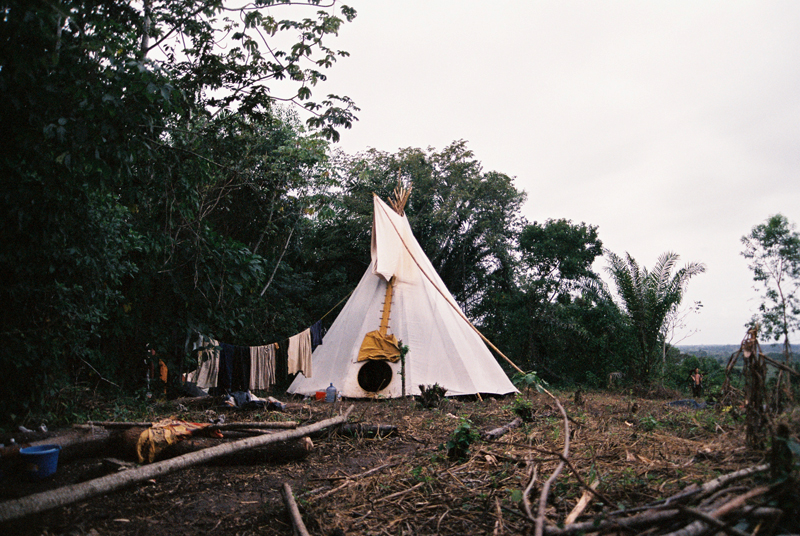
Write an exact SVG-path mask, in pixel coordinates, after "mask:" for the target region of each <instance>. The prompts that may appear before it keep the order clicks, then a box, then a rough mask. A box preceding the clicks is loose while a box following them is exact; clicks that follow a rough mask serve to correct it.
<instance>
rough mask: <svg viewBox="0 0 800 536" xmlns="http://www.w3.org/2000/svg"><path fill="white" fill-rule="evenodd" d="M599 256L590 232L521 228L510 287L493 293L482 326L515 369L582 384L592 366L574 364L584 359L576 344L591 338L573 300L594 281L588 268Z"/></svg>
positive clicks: (559, 226)
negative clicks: (502, 347)
mask: <svg viewBox="0 0 800 536" xmlns="http://www.w3.org/2000/svg"><path fill="white" fill-rule="evenodd" d="M602 251H603V249H602V242H601V241H600V239H599V238H598V235H597V227H596V226H592V225H586V224H585V223H581V224H573V223H572V222H571V221H569V220H564V219H561V220H548V221H547V222H545V223H544V224H539V223H536V222H534V223H533V224H529V225H526V226H525V227H523V229H522V230H521V233H520V235H519V239H518V247H517V256H518V259H519V260H518V263H517V264H516V265H515V266H514V274H515V275H514V278H515V279H514V284H513V285H511V286H508V285H506V286H505V287H502V286H498V287H497V288H493V289H492V291H491V292H490V294H491V295H492V301H491V302H490V303H491V305H490V307H489V308H487V310H486V316H487V320H486V324H487V326H491V330H492V331H493V332H494V333H495V334H496V335H495V336H496V337H499V338H500V340H503V341H506V344H508V345H509V346H510V347H511V348H513V350H511V352H512V353H513V354H514V355H515V356H517V359H518V361H519V363H518V364H521V365H522V366H524V367H527V368H535V369H536V370H538V371H540V372H542V373H543V374H544V375H546V376H547V377H548V378H549V379H551V380H552V379H562V380H565V379H567V378H569V379H571V380H574V379H578V378H579V377H580V379H585V378H583V377H582V376H584V374H583V372H584V371H585V370H586V369H587V368H591V367H592V364H589V363H581V365H580V366H576V364H577V362H578V361H580V360H581V357H579V356H584V355H587V353H585V352H583V351H582V350H583V348H580V344H581V343H585V342H587V341H588V340H590V339H591V338H592V337H591V334H590V332H589V331H588V330H587V329H586V326H585V325H584V324H583V323H582V319H581V315H582V311H579V309H580V308H581V307H582V306H583V305H584V304H586V303H587V302H578V303H576V302H575V298H576V297H578V290H579V289H580V287H581V285H582V284H583V283H584V282H585V281H587V280H593V279H596V278H597V274H595V273H594V272H593V271H592V269H591V266H592V262H594V259H595V258H596V257H597V256H599V255H601V254H602ZM579 341H580V342H579ZM595 365H596V364H595ZM594 369H595V371H596V370H597V367H596V366H595V367H594Z"/></svg>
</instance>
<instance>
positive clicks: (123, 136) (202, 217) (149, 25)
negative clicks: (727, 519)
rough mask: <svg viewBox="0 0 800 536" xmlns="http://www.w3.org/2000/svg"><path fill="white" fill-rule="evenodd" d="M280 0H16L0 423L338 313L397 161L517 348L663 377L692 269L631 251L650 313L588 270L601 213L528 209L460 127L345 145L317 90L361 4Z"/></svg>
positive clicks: (345, 120) (3, 23)
mask: <svg viewBox="0 0 800 536" xmlns="http://www.w3.org/2000/svg"><path fill="white" fill-rule="evenodd" d="M284 3H285V2H276V1H273V0H261V1H260V2H256V3H255V4H248V5H246V6H245V7H231V5H229V3H228V2H225V1H223V0H160V1H158V0H144V1H143V2H137V3H132V2H128V1H125V0H55V1H53V2H30V1H26V0H2V2H0V5H2V13H3V17H2V20H0V94H2V97H3V102H4V106H3V107H2V109H0V114H2V124H3V125H5V127H6V128H5V137H6V140H5V142H4V143H3V144H0V174H2V177H3V179H2V186H0V188H1V190H0V203H2V208H1V209H0V214H2V216H0V232H1V233H2V237H3V244H4V247H3V248H2V252H0V273H2V279H3V283H2V286H1V287H0V297H1V298H2V300H3V302H4V304H5V307H4V308H3V309H2V313H0V314H1V315H2V320H1V321H0V324H2V334H3V344H2V350H0V356H1V359H2V367H3V371H4V375H5V378H4V394H3V397H2V400H1V401H0V404H2V407H0V414H2V415H3V416H4V418H5V419H7V420H8V421H9V422H13V421H15V420H20V419H23V418H24V417H25V416H26V415H28V414H29V413H30V412H31V411H35V410H38V409H39V408H41V407H47V406H48V404H50V403H51V402H52V400H53V399H55V398H58V397H59V396H61V395H62V394H63V392H64V391H65V390H69V389H76V388H91V389H102V390H108V391H109V392H112V393H119V394H131V393H136V392H138V391H140V390H141V389H142V388H143V370H144V366H143V361H144V359H145V357H146V355H147V354H146V349H147V348H148V347H149V348H153V349H154V350H155V351H156V355H158V356H159V357H160V358H162V359H164V360H165V362H166V363H167V365H168V366H169V368H170V370H172V371H176V372H181V371H186V370H187V369H188V368H190V367H191V366H192V364H191V362H190V361H191V354H190V353H189V351H188V346H187V342H188V341H189V340H190V339H191V338H192V337H194V335H195V334H197V333H203V334H206V335H209V336H213V337H215V338H217V339H220V340H225V341H229V342H231V343H235V344H241V345H255V344H263V343H268V342H273V341H277V340H281V339H285V338H287V337H288V336H291V335H293V334H295V333H297V332H298V331H300V330H302V329H304V328H306V327H308V326H309V325H310V324H312V323H313V322H314V321H316V320H318V319H320V318H323V317H324V318H325V322H326V323H327V324H328V325H329V323H330V322H331V321H332V320H333V318H334V317H335V314H336V313H337V312H338V309H337V308H336V306H337V305H338V304H339V303H341V301H342V300H343V299H344V298H346V297H347V295H348V293H349V292H350V291H351V290H352V288H354V287H355V285H356V284H357V282H358V280H359V279H360V277H361V276H362V274H363V272H364V270H365V269H366V267H367V265H368V263H369V240H370V231H371V217H372V214H371V210H372V209H371V207H372V202H371V198H372V194H373V193H376V194H377V195H379V196H381V197H383V198H387V197H388V196H389V194H390V192H391V190H392V189H393V188H394V186H395V185H396V183H397V181H398V178H399V179H400V180H402V181H404V182H405V183H407V184H412V185H413V194H412V196H411V199H410V201H409V204H408V206H407V208H406V212H407V215H408V217H409V220H410V222H411V225H412V228H413V230H414V233H415V235H416V237H417V239H418V240H419V242H420V244H421V245H422V247H423V249H424V250H425V252H426V253H427V255H428V256H429V258H430V260H431V261H432V262H433V264H434V266H435V267H436V269H437V270H438V271H439V273H440V275H441V276H442V279H443V280H444V281H445V283H446V284H447V286H448V288H449V289H450V291H451V292H452V293H453V295H454V296H455V297H456V299H457V300H458V301H459V303H460V304H461V305H462V307H463V309H464V311H465V312H466V314H467V315H468V316H469V317H470V318H471V319H472V320H473V321H474V322H475V323H476V325H478V326H479V327H480V328H481V329H482V331H483V332H484V333H485V334H486V335H487V336H488V337H489V338H490V339H492V340H493V341H494V342H495V344H496V345H497V346H498V347H500V348H502V349H503V350H504V352H505V353H506V354H507V355H508V356H509V357H510V358H511V359H512V360H514V361H515V362H516V363H517V364H518V365H519V366H520V367H522V368H523V369H526V370H536V371H537V372H538V373H539V374H540V376H541V377H543V378H545V379H546V380H548V381H551V382H554V381H555V382H565V383H576V382H577V383H582V384H586V385H590V386H604V385H605V384H606V378H607V376H608V374H609V373H610V372H615V371H618V372H622V373H623V375H624V376H623V377H624V378H626V379H631V380H636V381H641V382H645V383H646V382H649V381H654V380H657V379H659V378H665V377H666V376H668V374H666V371H667V370H668V369H669V367H665V366H664V365H667V353H666V351H665V347H664V344H663V338H664V331H663V324H664V317H663V315H665V314H667V313H668V312H669V311H672V310H674V308H675V307H677V306H678V305H679V304H680V302H681V297H682V290H683V288H685V284H686V280H687V279H688V277H689V276H690V275H694V273H697V270H696V269H697V265H688V266H687V268H686V269H682V270H683V271H681V270H678V272H676V274H675V276H674V278H676V279H674V280H673V279H670V277H671V275H672V274H671V271H672V269H673V266H674V262H675V259H676V258H677V256H674V254H671V255H673V256H672V257H669V259H666V260H665V261H664V263H660V264H659V266H657V268H656V269H655V270H654V271H653V272H648V271H647V270H643V269H641V270H640V269H639V268H638V266H636V265H635V262H634V263H633V264H632V265H630V266H628V267H627V268H626V267H625V266H619V267H617V268H618V269H619V270H622V272H620V273H619V274H620V277H622V276H623V275H624V272H625V270H626V269H629V273H628V274H627V275H628V276H630V277H632V278H633V279H632V280H631V281H632V282H633V283H632V285H633V286H632V287H631V289H629V290H630V291H631V292H632V293H633V294H631V300H634V301H635V300H636V299H639V298H641V300H643V301H642V303H641V304H640V306H642V307H645V308H647V307H650V308H651V310H648V311H646V314H644V313H641V311H640V312H638V313H637V311H638V309H636V308H635V307H634V301H631V302H628V301H626V300H625V299H623V300H618V299H616V298H615V297H614V295H613V293H612V291H611V290H609V289H608V288H607V287H606V286H605V285H604V284H603V282H602V281H601V279H600V277H599V275H598V274H597V273H596V272H595V271H594V270H593V268H592V267H593V263H594V262H595V261H596V260H597V259H598V258H599V257H601V256H602V255H604V253H605V252H604V249H603V245H602V242H601V240H600V235H599V230H598V228H597V227H596V226H593V225H591V224H587V223H583V222H580V223H576V222H572V221H569V220H547V221H544V222H529V221H526V220H525V218H523V217H522V216H521V207H522V204H523V203H524V202H525V193H524V192H522V191H519V190H518V189H517V188H516V187H515V186H514V182H513V180H512V179H511V178H510V177H509V176H507V175H505V174H503V173H501V172H497V171H487V170H484V169H483V168H482V166H481V163H480V161H479V159H478V158H477V157H476V155H474V154H473V153H472V152H471V151H470V150H469V148H468V145H467V143H466V142H465V141H461V140H458V141H454V142H453V143H452V144H450V145H449V146H447V147H444V148H442V149H439V150H436V149H427V150H422V149H417V148H407V149H402V150H399V151H397V152H396V153H394V154H391V153H386V152H381V151H377V150H369V151H366V152H364V153H361V154H356V155H345V154H341V153H340V152H338V151H336V149H335V146H334V145H333V144H334V143H335V142H336V140H337V139H338V136H339V132H340V130H341V129H342V128H349V127H350V125H351V124H352V122H353V121H355V120H356V118H355V115H354V114H355V113H357V111H358V110H357V108H356V107H355V105H354V103H352V102H351V101H350V99H348V98H347V97H342V96H334V95H327V96H325V97H324V98H322V99H317V100H314V99H315V95H313V94H312V90H313V92H314V93H316V92H317V83H319V82H322V81H324V79H325V76H326V75H325V74H324V73H325V70H326V69H327V68H329V67H331V66H333V64H334V63H335V61H336V59H337V58H338V57H341V56H344V55H346V53H345V52H342V51H337V50H335V49H333V48H330V47H329V46H328V44H327V42H328V40H329V39H331V38H333V36H334V34H336V33H337V32H338V31H339V30H340V27H341V26H342V25H343V24H345V23H346V22H348V21H350V20H352V19H353V18H354V17H355V16H356V13H355V11H354V10H352V9H351V8H349V7H347V6H338V5H334V6H319V5H318V4H319V2H314V1H311V2H308V5H307V6H298V5H291V6H290V5H281V4H284ZM237 6H238V5H237ZM268 7H271V8H272V9H271V10H268V9H267V8H268ZM303 10H306V11H303ZM279 13H280V15H279ZM284 15H285V18H281V17H283V16H284ZM282 35H283V36H284V37H283V38H281V36H282ZM267 45H269V46H267ZM273 84H274V86H273ZM271 87H278V88H282V89H286V88H289V89H288V90H287V91H288V93H287V94H286V95H283V96H281V95H278V94H277V93H276V92H277V90H272V89H270V88H271ZM292 104H294V105H298V106H300V107H301V108H303V109H305V110H307V113H309V114H310V119H309V120H307V121H305V122H303V121H301V120H300V119H299V115H298V114H297V113H296V112H295V111H294V109H293V108H292ZM630 260H631V261H632V259H630ZM692 267H694V270H695V272H694V273H692V274H689V276H686V277H685V278H683V279H681V277H679V276H680V275H681V274H683V275H686V273H685V270H687V269H689V270H691V269H693V268H692ZM658 270H661V272H660V273H659V274H658V275H659V276H665V275H666V276H670V277H667V279H669V280H671V281H674V282H675V285H674V286H673V287H671V288H668V289H667V288H661V287H659V286H658V285H657V283H658V281H657V280H655V279H653V275H654V273H655V272H657V271H658ZM637 285H639V286H637ZM637 292H638V293H639V294H638V295H637V294H636V293H637ZM636 296H638V297H639V298H636ZM648 300H650V301H648ZM637 307H639V306H637ZM328 313H330V314H328ZM651 313H653V314H651ZM637 314H639V316H637ZM643 314H644V316H642V315H643ZM326 315H327V316H326ZM658 315H662V316H661V317H659V316H658ZM645 324H646V325H645ZM645 328H646V330H647V338H646V339H643V338H642V335H641V333H643V330H645ZM671 355H672V354H670V356H671ZM670 359H673V357H670ZM674 359H683V358H680V356H678V357H674ZM680 374H683V370H682V369H681V371H680ZM178 377H179V375H178V374H173V375H172V376H171V378H173V381H175V382H177V378H178Z"/></svg>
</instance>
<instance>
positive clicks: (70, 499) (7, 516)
mask: <svg viewBox="0 0 800 536" xmlns="http://www.w3.org/2000/svg"><path fill="white" fill-rule="evenodd" d="M352 410H353V406H350V407H349V408H348V409H347V411H346V412H345V413H344V414H343V415H339V416H336V417H333V418H331V419H326V420H324V421H320V422H318V423H314V424H311V425H308V426H303V427H300V428H297V429H295V430H288V431H285V432H279V433H277V434H272V435H263V436H258V437H249V438H246V439H241V440H239V441H235V442H233V443H228V444H225V445H218V446H216V447H211V448H209V449H205V450H202V451H199V452H193V453H190V454H184V455H183V456H178V457H177V458H173V459H171V460H165V461H163V462H156V463H152V464H149V465H145V466H142V467H139V468H137V469H131V470H129V471H124V472H122V473H116V474H112V475H108V476H104V477H102V478H97V479H94V480H89V481H88V482H82V483H80V484H74V485H71V486H65V487H63V488H59V489H55V490H52V491H47V492H43V493H36V494H33V495H29V496H27V497H22V498H20V499H15V500H11V501H6V502H3V503H0V522H3V521H9V520H12V519H17V518H20V517H24V516H26V515H30V514H35V513H38V512H43V511H45V510H49V509H51V508H56V507H59V506H64V505H67V504H72V503H75V502H78V501H82V500H85V499H89V498H91V497H96V496H98V495H102V494H104V493H108V492H109V491H113V490H116V489H119V488H122V487H125V486H128V485H131V484H134V483H136V482H142V481H144V480H149V479H151V478H154V477H157V476H161V475H164V474H168V473H171V472H173V471H177V470H180V469H183V468H186V467H191V466H193V465H198V464H200V463H205V462H207V461H209V460H213V459H215V458H217V457H220V456H224V455H229V454H233V453H235V452H240V451H244V450H247V449H251V448H254V447H260V446H263V445H267V444H270V443H277V442H279V441H287V440H289V439H294V438H297V437H302V436H304V435H308V434H310V433H312V432H315V431H317V430H322V429H324V428H327V427H329V426H334V425H336V424H339V423H343V422H346V421H347V419H348V418H349V416H350V412H351V411H352Z"/></svg>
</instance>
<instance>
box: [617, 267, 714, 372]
mask: <svg viewBox="0 0 800 536" xmlns="http://www.w3.org/2000/svg"><path fill="white" fill-rule="evenodd" d="M607 255H608V262H609V265H608V267H607V270H608V273H609V275H610V276H611V280H612V281H613V283H614V284H615V286H616V290H617V295H618V296H619V298H620V299H621V300H622V305H623V306H624V308H625V313H626V315H627V317H628V320H629V322H630V324H631V326H632V328H633V332H634V336H635V338H636V341H637V344H638V359H637V363H636V367H635V368H634V370H633V378H634V379H635V380H636V381H639V382H643V383H649V382H650V381H651V380H652V379H653V376H654V375H655V374H657V373H658V372H659V370H658V369H659V367H658V364H659V361H660V360H661V358H662V355H661V353H660V352H658V348H659V347H660V346H661V345H662V344H663V339H664V337H665V335H666V334H665V328H666V327H667V326H666V321H667V318H668V316H669V314H670V312H671V311H673V310H674V309H675V308H676V307H678V306H679V305H680V303H681V302H682V301H683V297H684V294H685V291H686V285H687V284H688V282H689V280H690V279H691V278H692V277H694V276H696V275H698V274H701V273H703V272H705V265H704V264H701V263H695V262H692V263H689V264H687V265H686V266H685V267H683V268H680V269H678V270H677V271H675V272H674V273H673V270H674V269H675V266H676V264H677V262H678V259H679V257H678V255H677V254H676V253H673V252H667V253H664V254H662V255H661V256H660V257H659V258H658V261H657V262H656V265H655V267H654V268H653V270H652V272H651V271H648V270H647V268H644V267H641V268H640V267H639V264H638V263H637V262H636V260H635V259H634V258H633V257H631V256H630V254H626V255H625V259H623V258H621V257H619V256H617V255H616V254H614V253H612V252H610V251H608V252H607Z"/></svg>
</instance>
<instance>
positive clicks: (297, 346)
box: [288, 328, 311, 378]
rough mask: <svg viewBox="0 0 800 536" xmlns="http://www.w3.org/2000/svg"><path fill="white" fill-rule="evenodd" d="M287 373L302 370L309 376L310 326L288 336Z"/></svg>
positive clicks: (304, 374)
mask: <svg viewBox="0 0 800 536" xmlns="http://www.w3.org/2000/svg"><path fill="white" fill-rule="evenodd" d="M288 364H289V374H294V373H295V372H302V373H303V376H305V377H306V378H310V377H311V328H308V329H307V330H305V331H302V332H300V333H298V334H297V335H295V336H294V337H290V338H289V358H288Z"/></svg>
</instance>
